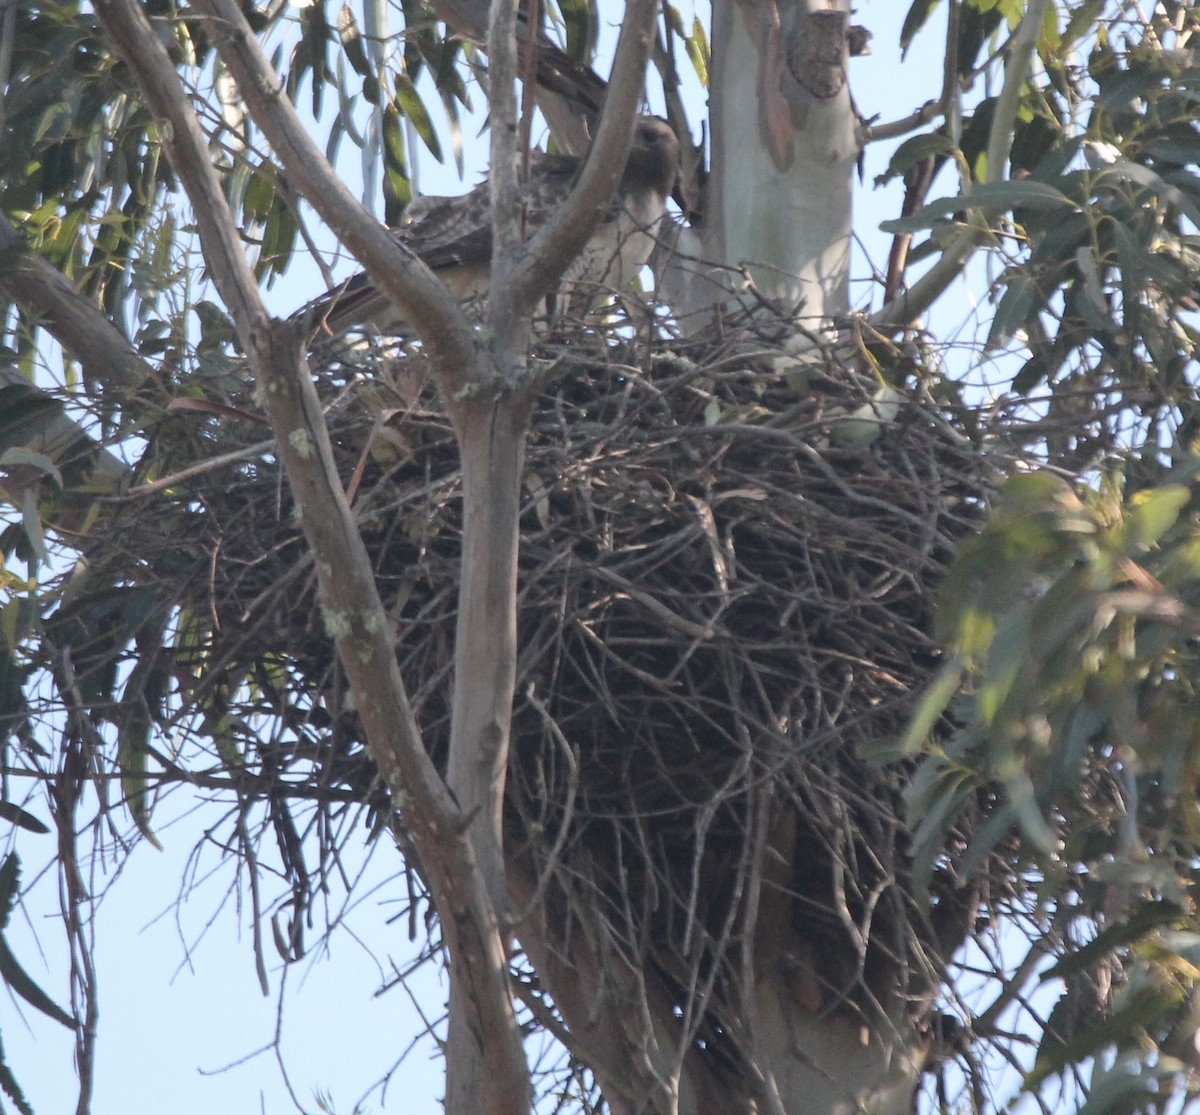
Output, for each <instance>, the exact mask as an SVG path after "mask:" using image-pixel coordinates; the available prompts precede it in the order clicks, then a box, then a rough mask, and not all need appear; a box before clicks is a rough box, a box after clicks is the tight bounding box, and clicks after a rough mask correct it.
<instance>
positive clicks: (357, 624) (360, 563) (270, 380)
mask: <svg viewBox="0 0 1200 1115" xmlns="http://www.w3.org/2000/svg"><path fill="white" fill-rule="evenodd" d="M203 6H204V7H206V8H208V9H209V10H210V11H211V10H215V9H217V8H221V9H222V10H223V9H225V8H226V7H227V5H226V4H224V3H223V2H222V0H217V2H216V3H211V2H209V0H205V3H204V5H203ZM96 11H97V14H98V16H99V17H100V20H101V22H102V23H103V24H104V26H105V28H106V30H107V31H108V33H109V34H110V36H111V37H112V38H113V40H114V41H115V44H116V46H117V49H118V51H119V53H120V54H121V56H122V58H123V59H124V60H125V62H126V64H127V65H128V66H129V67H130V69H131V70H132V72H133V73H134V75H135V77H136V78H137V81H138V84H139V86H140V88H141V90H142V93H143V95H144V96H145V98H146V101H147V104H148V105H149V107H150V109H151V111H152V113H153V114H154V117H155V119H156V121H157V122H158V125H159V134H160V135H161V136H162V139H163V143H164V146H165V147H166V150H167V154H168V156H169V157H170V159H171V162H172V165H173V167H174V169H175V172H176V174H177V175H178V176H179V178H180V181H181V182H182V183H183V185H184V188H185V190H186V191H187V193H188V196H189V198H190V199H191V202H192V206H193V209H194V212H195V218H196V222H197V225H198V227H199V230H200V238H201V246H202V248H203V251H204V254H205V258H206V260H207V261H208V265H209V269H210V271H211V272H212V275H213V281H214V283H216V285H217V287H218V290H220V292H221V295H222V297H223V298H224V299H225V301H226V304H227V305H228V307H229V309H230V312H231V314H232V316H233V319H234V322H235V325H236V326H237V329H238V334H239V339H240V340H241V343H242V345H243V347H244V348H245V350H246V353H247V355H248V357H249V359H250V362H251V366H252V367H253V368H254V370H255V372H256V374H257V376H258V380H259V385H260V389H261V396H262V398H263V400H264V405H265V407H266V410H267V413H268V416H269V417H270V420H271V425H272V428H273V429H274V431H275V434H276V438H277V450H278V453H279V456H280V458H281V460H282V461H283V464H284V467H285V469H286V470H287V473H288V479H289V482H290V484H291V487H292V491H293V494H294V496H295V502H296V513H297V515H298V517H299V519H300V521H301V524H302V526H303V528H304V532H305V536H306V538H307V540H308V544H309V547H310V548H311V550H312V553H313V557H314V560H315V563H316V568H317V573H318V580H319V585H320V592H321V607H322V611H323V613H324V616H325V622H326V626H327V628H328V631H329V634H330V635H331V636H332V638H333V640H334V643H335V645H336V647H337V651H338V656H339V658H340V660H341V662H342V665H343V668H344V669H345V672H346V676H347V678H348V680H349V682H350V685H351V689H352V692H353V695H354V698H355V703H356V708H357V711H358V715H359V718H360V720H361V722H362V725H363V728H364V729H365V734H366V737H367V740H368V742H369V745H370V748H371V753H372V756H373V758H374V759H375V761H376V764H377V765H378V767H379V771H380V773H381V774H382V776H383V778H384V780H385V781H386V783H387V785H388V788H389V789H390V790H391V793H392V796H393V801H394V802H395V803H396V805H397V807H399V808H402V809H403V811H404V815H405V820H406V822H407V825H408V828H409V829H410V831H411V832H412V836H413V843H414V845H415V846H416V848H417V850H418V853H419V855H420V857H421V861H422V864H423V866H424V868H425V870H426V872H427V874H428V877H429V883H430V887H431V889H432V891H433V895H434V900H435V903H436V905H437V909H438V914H439V918H440V921H441V925H442V929H443V932H444V934H445V939H446V942H447V944H448V946H449V950H450V957H451V964H452V967H453V971H454V973H455V977H456V982H457V984H458V986H459V987H460V988H461V989H462V997H461V998H462V1002H463V1003H464V1009H465V1011H466V1023H467V1025H469V1027H470V1029H471V1031H472V1032H473V1033H474V1034H475V1035H476V1039H477V1042H478V1044H479V1049H480V1053H481V1055H482V1058H483V1069H484V1073H485V1074H486V1079H487V1084H488V1087H487V1089H486V1090H484V1091H483V1092H482V1094H480V1095H479V1096H477V1097H476V1099H477V1103H478V1109H479V1110H482V1111H485V1112H488V1113H490V1115H517V1113H521V1115H523V1113H524V1112H526V1111H527V1110H528V1106H529V1076H528V1068H527V1065H526V1062H525V1058H524V1051H523V1049H522V1046H521V1035H520V1030H519V1028H518V1026H517V1024H516V1018H515V1015H514V1012H513V1008H512V1001H511V998H510V995H509V989H508V974H507V954H506V950H505V947H504V940H503V937H502V935H501V932H500V927H499V923H498V920H497V916H496V911H495V908H494V907H493V905H492V902H491V900H490V897H489V894H488V891H487V887H486V884H485V880H484V877H483V874H482V872H481V871H480V869H479V867H478V865H477V863H476V860H475V856H474V853H473V850H472V846H471V842H470V840H469V839H468V837H467V834H466V831H465V829H466V825H465V821H464V818H463V816H462V814H461V811H460V810H459V808H458V806H457V804H456V803H455V802H454V800H453V798H452V796H451V794H450V792H449V790H448V789H447V787H446V785H445V783H444V782H443V781H442V779H441V777H440V776H439V774H438V772H437V770H436V768H435V767H434V765H433V762H432V760H431V759H430V757H429V755H428V754H427V752H426V751H425V749H424V746H423V742H422V740H421V736H420V731H419V729H418V727H417V724H416V721H415V718H414V716H413V712H412V707H411V705H410V703H409V701H408V696H407V693H406V692H405V689H404V683H403V679H402V678H401V676H400V670H399V666H398V664H397V661H396V655H395V650H394V647H393V646H392V636H391V627H390V624H389V623H388V620H387V613H386V611H385V610H384V607H383V603H382V601H381V599H380V596H379V591H378V586H377V585H376V583H375V579H374V574H373V570H372V566H371V562H370V559H369V557H368V555H367V552H366V548H365V546H364V544H363V541H362V537H361V535H360V534H359V533H358V530H357V527H356V525H355V522H354V518H353V515H352V513H351V511H350V507H349V505H348V503H347V501H346V498H345V494H344V492H343V490H342V486H341V482H340V479H339V477H338V475H337V469H336V465H335V463H334V460H333V451H332V447H331V445H330V441H329V433H328V429H327V427H326V425H325V420H324V415H323V413H322V409H321V405H320V400H319V399H318V397H317V393H316V388H315V386H314V384H313V381H312V376H311V374H310V373H309V370H308V366H307V363H306V362H305V360H304V357H303V354H302V352H301V347H300V342H299V338H298V336H297V334H296V330H295V328H294V327H293V326H292V325H290V324H289V323H287V322H278V321H273V320H271V319H270V317H269V316H268V314H267V312H266V310H265V308H264V306H263V304H262V300H261V298H260V296H259V293H258V288H257V285H256V284H255V282H254V277H253V274H252V272H251V270H250V268H249V265H248V264H247V262H246V260H245V258H244V257H243V256H242V254H241V250H240V245H239V243H238V238H237V230H236V227H235V225H234V221H233V217H232V214H231V213H230V210H229V207H228V204H227V203H226V201H225V197H224V195H223V193H222V191H221V188H220V182H219V180H218V177H217V174H216V171H215V169H214V168H213V165H212V162H211V160H210V158H209V152H208V147H207V143H206V141H205V137H204V135H203V133H202V131H201V129H200V126H199V122H198V120H197V119H196V116H195V113H194V112H193V111H192V109H191V106H190V104H189V103H188V100H187V97H186V94H185V93H184V90H183V87H182V84H181V83H180V80H179V76H178V74H177V73H176V72H175V69H174V67H173V65H172V63H171V60H170V58H169V56H168V55H167V52H166V49H165V47H164V46H163V45H162V42H161V40H160V39H159V38H158V36H157V35H156V34H155V32H154V30H153V28H152V27H151V25H150V23H149V21H148V20H147V18H146V16H145V14H144V13H143V11H142V9H141V8H140V7H139V6H138V5H137V4H136V2H135V0H98V2H97V4H96ZM235 14H237V13H236V11H235ZM238 20H239V21H240V14H238ZM234 22H235V23H237V21H234ZM251 39H252V36H250V34H249V29H248V28H247V27H245V26H244V24H238V29H237V30H235V31H231V33H230V35H229V36H228V37H225V38H224V43H223V45H224V46H225V48H226V50H227V52H228V53H229V55H230V56H231V57H234V58H237V59H238V68H239V70H240V73H239V74H238V75H237V76H239V77H249V78H251V79H253V80H261V82H262V83H261V84H260V85H257V86H256V87H255V89H254V92H253V94H251V92H250V90H249V89H247V88H246V86H245V85H243V93H244V94H245V95H246V97H247V101H248V102H250V107H251V112H252V114H254V113H255V111H256V108H257V110H258V111H261V112H262V113H263V114H264V116H265V117H267V118H270V119H271V120H273V121H274V122H275V123H276V124H277V123H278V121H277V120H275V118H276V116H283V117H285V118H294V117H288V114H287V112H286V111H285V110H284V109H283V108H281V106H284V105H286V101H284V100H283V99H282V97H281V95H280V94H279V90H278V82H277V81H276V80H275V79H274V75H273V74H269V75H268V74H266V73H259V72H257V71H254V70H248V69H247V64H244V63H246V58H247V57H248V58H250V59H251V61H254V60H257V59H261V52H260V51H258V49H257V46H258V44H257V42H256V41H254V42H253V43H252V45H251V44H250V42H248V40H251ZM231 44H233V45H232V46H231ZM232 68H233V67H232V66H231V69H232ZM258 123H259V125H260V126H261V127H263V130H264V131H265V132H268V134H270V131H271V130H272V129H271V128H269V127H268V126H267V121H266V120H264V119H260V120H258ZM274 130H275V132H276V134H278V135H279V136H280V137H281V138H282V139H283V140H284V142H285V143H287V142H290V140H291V139H292V138H294V137H292V136H291V135H290V133H289V130H288V128H287V127H282V128H278V127H276V128H274ZM304 138H305V140H307V137H304ZM298 150H299V149H297V148H293V149H291V151H290V157H293V158H294V157H296V156H297V154H298ZM316 161H323V160H319V159H317V160H314V162H316ZM324 173H325V175H326V177H328V176H329V175H330V174H331V172H329V170H328V167H327V166H325V168H324ZM320 177H321V176H320V175H318V176H317V178H315V179H313V180H314V181H317V180H320ZM359 215H360V216H361V211H360V214H359ZM367 220H368V222H369V223H370V224H371V225H374V222H373V221H369V218H368V219H367ZM350 223H351V224H352V225H353V224H354V223H355V222H354V221H353V220H351V222H350ZM359 223H361V222H359ZM376 233H379V235H380V236H381V237H382V238H383V239H385V240H388V241H389V243H391V242H390V240H389V238H387V237H386V234H382V233H381V232H380V230H379V229H378V228H377V227H375V228H373V229H372V230H371V235H370V236H367V237H366V240H371V241H373V240H374V239H375V234H376ZM375 247H377V245H374V244H372V248H373V249H374V248H375ZM392 247H393V248H394V247H395V246H394V244H392ZM392 254H395V252H381V253H380V256H379V258H380V259H386V258H387V257H388V256H389V255H392ZM412 279H413V276H412V275H411V274H409V275H406V276H404V278H403V279H395V280H394V281H393V283H392V288H393V289H395V290H397V291H399V290H401V289H404V290H405V291H407V290H408V288H409V287H410V286H411V287H412V288H413V289H414V290H415V291H416V292H417V294H418V295H419V296H423V295H428V294H431V299H430V304H431V305H436V304H440V303H444V302H445V300H447V299H449V295H448V294H447V293H446V291H445V289H444V288H442V287H441V285H440V284H438V283H436V281H434V282H433V288H434V289H433V290H432V292H431V291H429V290H425V289H424V287H425V285H426V284H424V281H423V280H419V281H418V280H414V281H412V282H411V283H410V280H412ZM421 301H422V297H418V298H417V299H416V300H414V301H413V302H412V303H410V308H412V309H414V310H415V311H419V310H420V303H421ZM451 301H452V300H451ZM439 309H445V307H444V305H441V306H440V307H439ZM448 317H449V318H450V319H452V320H450V321H449V323H448V328H449V330H450V340H451V341H453V340H454V338H455V336H457V334H458V333H459V332H461V331H460V330H459V328H458V327H459V324H461V325H462V327H463V329H467V332H468V333H469V329H468V328H467V327H466V324H465V319H463V318H462V315H461V312H460V311H459V309H458V307H457V306H454V307H453V313H452V314H449V315H448ZM442 324H443V325H445V324H447V323H446V322H443V323H442ZM435 332H436V330H435ZM451 347H452V346H451ZM471 347H472V350H473V345H472V346H471ZM439 356H440V357H441V358H442V359H443V360H444V359H445V356H446V351H445V349H443V350H441V351H440V352H439ZM477 363H478V362H476V361H473V362H472V365H471V366H472V367H475V366H477ZM452 1071H453V1070H452Z"/></svg>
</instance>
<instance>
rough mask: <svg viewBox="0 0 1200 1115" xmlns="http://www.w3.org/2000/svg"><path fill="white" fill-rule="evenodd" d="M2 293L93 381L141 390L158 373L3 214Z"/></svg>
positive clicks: (0, 215)
mask: <svg viewBox="0 0 1200 1115" xmlns="http://www.w3.org/2000/svg"><path fill="white" fill-rule="evenodd" d="M0 287H2V288H3V289H4V290H5V292H6V293H7V294H8V295H9V297H10V298H12V300H13V301H14V302H16V303H17V305H18V306H20V307H21V309H22V310H24V311H25V312H26V313H27V314H29V315H30V316H33V317H38V318H40V319H41V320H40V321H39V322H38V324H39V325H43V326H45V328H46V329H47V330H48V331H49V333H50V335H51V336H52V337H53V338H54V339H55V340H56V341H58V343H59V344H61V345H62V346H63V348H65V349H66V350H67V352H68V353H70V354H71V356H72V357H74V358H75V359H76V360H78V361H79V364H80V366H81V367H82V368H83V373H84V375H85V376H86V377H87V378H88V379H91V380H95V381H97V382H100V383H104V384H108V385H109V386H112V387H131V388H137V387H141V386H142V384H143V383H144V382H146V381H147V380H152V379H153V378H154V369H153V368H152V367H151V366H150V365H149V364H147V363H146V361H145V360H143V359H142V358H141V357H140V356H138V354H137V353H136V352H134V351H133V348H132V346H131V345H130V344H129V340H128V338H127V337H126V336H125V334H124V333H122V332H121V331H120V330H119V329H118V328H117V327H116V326H115V325H113V323H112V322H111V321H109V320H108V318H106V317H105V316H104V314H103V313H102V312H101V311H100V309H99V307H98V306H95V305H93V304H92V303H91V302H90V301H89V300H88V299H87V298H85V297H84V296H83V295H82V294H80V293H79V291H77V290H76V289H75V287H74V286H72V285H71V282H70V280H69V279H67V277H66V276H65V275H63V274H62V272H60V271H58V270H57V269H56V268H54V267H52V266H51V265H50V264H49V263H47V262H46V261H45V260H44V259H42V257H41V256H39V255H38V254H37V253H36V252H34V251H33V250H32V249H31V248H30V247H29V245H28V244H27V243H26V242H25V238H24V237H23V236H22V235H21V234H20V232H18V231H17V229H15V228H14V227H13V226H12V224H10V223H9V220H8V218H7V217H5V215H4V214H3V213H0Z"/></svg>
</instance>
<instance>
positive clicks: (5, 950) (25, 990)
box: [0, 936, 75, 1030]
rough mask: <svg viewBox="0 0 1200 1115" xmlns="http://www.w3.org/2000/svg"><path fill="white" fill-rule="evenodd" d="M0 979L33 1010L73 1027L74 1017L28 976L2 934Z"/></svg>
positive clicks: (71, 1028) (0, 938) (72, 1028)
mask: <svg viewBox="0 0 1200 1115" xmlns="http://www.w3.org/2000/svg"><path fill="white" fill-rule="evenodd" d="M0 979H3V980H4V982H5V983H6V984H7V985H8V987H9V990H11V991H12V992H14V993H15V994H17V995H20V996H21V998H22V999H24V1000H25V1002H27V1003H28V1004H29V1005H30V1006H31V1007H33V1008H34V1009H35V1010H40V1011H41V1012H42V1013H43V1014H44V1015H46V1016H47V1017H48V1018H53V1019H54V1021H55V1022H61V1023H62V1024H63V1025H64V1026H65V1027H66V1028H67V1029H68V1030H74V1029H75V1019H74V1018H72V1017H71V1016H70V1015H69V1014H67V1012H66V1011H65V1010H63V1009H62V1007H60V1006H59V1005H58V1004H57V1003H55V1002H54V1000H53V999H51V998H50V997H49V996H48V995H47V994H46V993H45V992H44V991H43V990H42V989H41V988H40V987H38V985H37V984H36V983H34V982H33V980H32V979H30V978H29V975H28V973H26V971H25V969H24V968H22V967H21V965H20V964H18V963H17V958H16V957H15V956H13V954H12V950H11V949H10V948H9V947H8V942H7V941H6V940H5V939H4V937H3V936H0Z"/></svg>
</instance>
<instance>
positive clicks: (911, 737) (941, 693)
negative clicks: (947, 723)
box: [900, 658, 962, 755]
mask: <svg viewBox="0 0 1200 1115" xmlns="http://www.w3.org/2000/svg"><path fill="white" fill-rule="evenodd" d="M961 684H962V662H961V661H960V660H959V659H957V658H954V659H952V660H951V661H949V662H947V663H946V664H945V665H944V666H943V667H942V668H941V669H940V670H939V671H938V672H937V676H936V677H935V678H934V679H933V681H932V682H931V683H930V684H929V685H928V686H927V687H926V689H925V692H924V693H923V694H922V695H921V700H920V703H919V704H918V705H917V710H916V712H915V713H914V714H913V717H912V719H911V720H910V721H909V725H908V730H907V731H906V732H905V733H904V738H903V739H902V740H901V741H900V751H901V752H902V753H903V754H905V755H915V754H916V753H917V752H919V751H920V750H921V749H922V748H923V747H924V746H925V743H926V741H927V740H928V739H929V737H930V736H931V735H932V734H933V729H934V727H935V726H936V725H937V722H938V721H939V720H940V719H941V718H942V715H943V714H944V713H945V711H946V709H947V708H948V707H949V705H950V702H951V701H952V700H953V699H954V695H955V693H957V692H958V687H959V686H960V685H961Z"/></svg>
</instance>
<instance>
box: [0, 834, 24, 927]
mask: <svg viewBox="0 0 1200 1115" xmlns="http://www.w3.org/2000/svg"><path fill="white" fill-rule="evenodd" d="M20 885H21V860H20V858H19V857H18V856H17V853H16V852H9V853H8V855H6V856H5V857H4V862H3V863H0V929H5V928H7V926H8V921H9V918H11V917H12V912H13V907H14V906H15V905H16V902H17V892H18V890H19V889H20Z"/></svg>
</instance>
